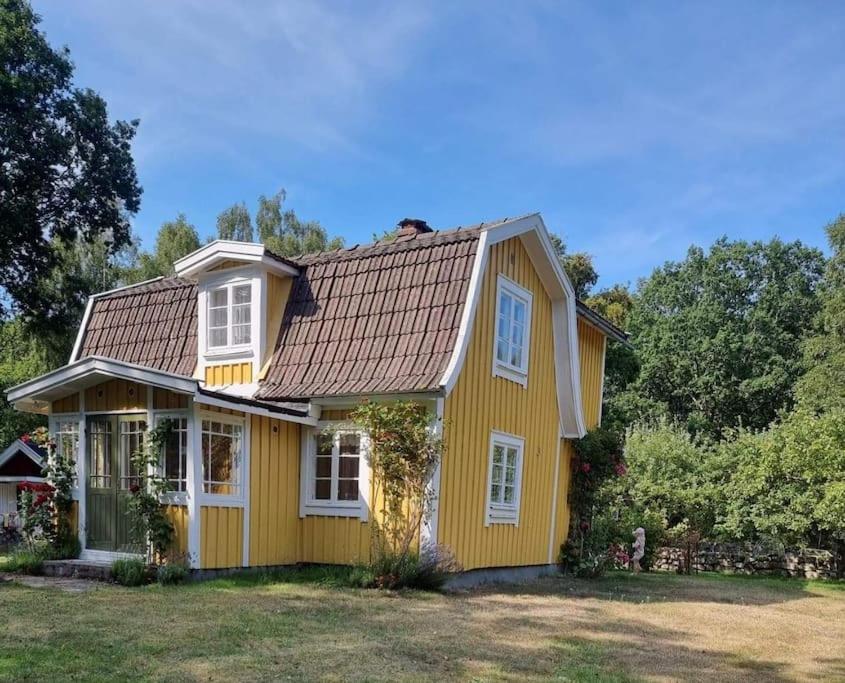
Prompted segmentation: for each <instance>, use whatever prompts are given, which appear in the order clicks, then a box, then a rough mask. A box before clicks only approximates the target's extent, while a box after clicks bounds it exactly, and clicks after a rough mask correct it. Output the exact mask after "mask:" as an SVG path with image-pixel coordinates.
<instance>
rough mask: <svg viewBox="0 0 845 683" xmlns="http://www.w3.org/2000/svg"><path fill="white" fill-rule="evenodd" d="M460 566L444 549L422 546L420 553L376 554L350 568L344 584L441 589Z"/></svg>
mask: <svg viewBox="0 0 845 683" xmlns="http://www.w3.org/2000/svg"><path fill="white" fill-rule="evenodd" d="M460 569H461V567H460V565H459V564H458V562H457V561H456V560H455V557H454V555H453V554H452V553H451V551H449V550H448V549H447V548H445V547H444V546H440V545H436V544H424V545H423V548H422V551H421V552H416V551H415V550H412V551H410V552H409V553H408V554H407V555H404V556H401V555H399V554H398V553H393V552H383V553H378V554H377V555H376V556H375V558H374V559H373V561H372V562H370V563H369V564H360V565H356V566H354V567H353V568H352V570H351V572H350V574H349V577H348V585H350V586H354V587H358V588H381V589H388V590H397V589H401V588H413V589H416V590H425V591H437V590H441V589H442V588H443V586H444V585H445V584H446V582H447V581H448V580H449V577H450V576H452V575H454V573H455V572H458V571H460Z"/></svg>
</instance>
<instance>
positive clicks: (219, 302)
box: [209, 287, 228, 307]
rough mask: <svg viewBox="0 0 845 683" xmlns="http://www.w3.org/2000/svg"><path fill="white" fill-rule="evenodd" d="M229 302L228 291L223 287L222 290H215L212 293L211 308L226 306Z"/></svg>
mask: <svg viewBox="0 0 845 683" xmlns="http://www.w3.org/2000/svg"><path fill="white" fill-rule="evenodd" d="M227 301H228V290H227V289H226V288H225V287H223V288H222V289H215V290H214V291H212V292H211V298H210V299H209V306H215V307H216V306H225V305H226V303H227Z"/></svg>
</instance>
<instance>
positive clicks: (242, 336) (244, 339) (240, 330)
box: [232, 325, 251, 344]
mask: <svg viewBox="0 0 845 683" xmlns="http://www.w3.org/2000/svg"><path fill="white" fill-rule="evenodd" d="M250 336H251V335H250V326H249V325H236V326H235V327H233V328H232V344H249V341H250Z"/></svg>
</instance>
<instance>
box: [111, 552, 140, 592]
mask: <svg viewBox="0 0 845 683" xmlns="http://www.w3.org/2000/svg"><path fill="white" fill-rule="evenodd" d="M111 573H112V576H113V577H114V580H115V581H117V583H119V584H120V585H122V586H140V585H141V584H143V583H146V582H147V579H148V577H147V565H145V564H144V563H143V562H142V561H141V560H137V559H134V558H133V559H126V560H115V561H114V562H113V563H112V566H111Z"/></svg>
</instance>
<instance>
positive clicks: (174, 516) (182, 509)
mask: <svg viewBox="0 0 845 683" xmlns="http://www.w3.org/2000/svg"><path fill="white" fill-rule="evenodd" d="M164 511H165V513H166V514H167V518H168V519H169V520H170V522H171V523H172V524H173V532H174V533H173V548H172V549H173V552H175V553H177V554H179V555H187V553H188V507H187V506H186V505H165V506H164Z"/></svg>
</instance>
